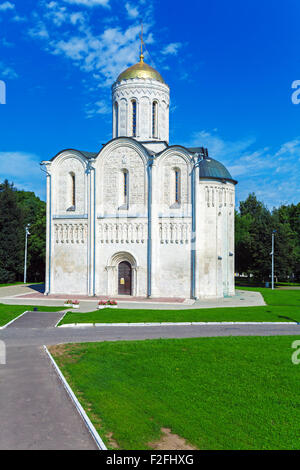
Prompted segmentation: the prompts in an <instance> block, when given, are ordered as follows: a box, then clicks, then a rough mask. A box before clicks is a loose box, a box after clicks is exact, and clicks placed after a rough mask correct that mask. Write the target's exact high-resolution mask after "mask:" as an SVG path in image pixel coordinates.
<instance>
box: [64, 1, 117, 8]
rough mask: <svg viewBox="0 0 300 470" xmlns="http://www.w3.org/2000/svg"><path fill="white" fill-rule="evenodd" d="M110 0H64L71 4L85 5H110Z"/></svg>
mask: <svg viewBox="0 0 300 470" xmlns="http://www.w3.org/2000/svg"><path fill="white" fill-rule="evenodd" d="M109 1H110V0H64V2H66V3H70V4H71V5H81V6H85V7H90V8H92V7H98V6H102V7H108V6H109Z"/></svg>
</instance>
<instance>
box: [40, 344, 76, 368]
mask: <svg viewBox="0 0 300 470" xmlns="http://www.w3.org/2000/svg"><path fill="white" fill-rule="evenodd" d="M48 351H49V352H50V354H52V356H53V357H54V359H57V358H61V357H62V358H63V359H64V362H65V363H67V364H70V363H74V364H75V363H76V362H78V359H80V358H81V357H82V356H83V352H82V351H81V350H80V348H79V347H78V346H77V345H76V346H74V345H72V344H57V345H55V346H50V347H48Z"/></svg>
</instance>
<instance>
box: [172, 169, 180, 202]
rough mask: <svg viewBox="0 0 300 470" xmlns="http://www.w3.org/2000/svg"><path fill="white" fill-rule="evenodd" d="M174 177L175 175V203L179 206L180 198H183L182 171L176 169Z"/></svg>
mask: <svg viewBox="0 0 300 470" xmlns="http://www.w3.org/2000/svg"><path fill="white" fill-rule="evenodd" d="M174 175H175V188H174V189H175V203H177V204H179V203H180V198H181V194H180V193H181V181H180V180H181V178H180V170H179V169H178V168H175V170H174Z"/></svg>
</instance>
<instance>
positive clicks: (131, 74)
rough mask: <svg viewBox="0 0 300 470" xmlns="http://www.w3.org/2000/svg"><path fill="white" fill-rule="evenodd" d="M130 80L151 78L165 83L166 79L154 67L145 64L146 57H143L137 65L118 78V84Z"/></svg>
mask: <svg viewBox="0 0 300 470" xmlns="http://www.w3.org/2000/svg"><path fill="white" fill-rule="evenodd" d="M130 78H151V79H152V80H157V81H158V82H161V83H165V81H164V79H163V78H162V76H161V75H160V73H158V72H157V70H155V69H154V68H153V67H150V65H148V64H145V62H144V56H143V55H141V60H140V62H138V63H137V64H135V65H132V66H131V67H129V68H128V69H126V70H124V72H122V73H121V74H120V75H119V76H118V78H117V82H121V81H122V80H129V79H130Z"/></svg>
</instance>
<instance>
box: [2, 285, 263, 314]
mask: <svg viewBox="0 0 300 470" xmlns="http://www.w3.org/2000/svg"><path fill="white" fill-rule="evenodd" d="M43 292H44V287H43V285H38V286H35V285H28V286H24V285H18V286H11V287H0V302H1V303H4V304H7V305H9V304H11V305H41V306H42V305H44V306H46V305H47V306H53V307H54V306H57V307H60V306H62V305H63V303H64V300H66V298H68V297H69V295H65V296H57V298H55V297H56V296H54V295H53V296H45V295H43ZM157 300H158V299H156V301H155V300H154V299H147V300H145V299H144V300H142V299H139V300H138V301H137V300H136V301H133V300H130V301H129V300H126V298H124V299H121V300H118V303H119V306H120V307H121V308H129V309H151V310H153V309H159V310H185V309H195V308H196V309H199V308H218V307H253V306H259V305H265V302H264V299H263V297H262V295H261V294H260V293H259V292H255V291H243V290H236V295H235V296H233V297H227V298H221V299H202V300H197V301H196V302H194V301H193V300H191V299H187V300H186V301H185V302H184V303H182V302H175V303H170V300H171V299H168V302H157ZM97 304H98V300H97V299H96V298H93V297H84V298H82V299H81V300H80V309H79V312H91V311H93V310H95V309H96V307H97Z"/></svg>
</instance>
